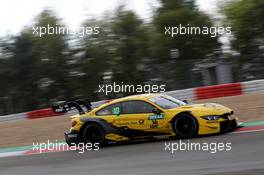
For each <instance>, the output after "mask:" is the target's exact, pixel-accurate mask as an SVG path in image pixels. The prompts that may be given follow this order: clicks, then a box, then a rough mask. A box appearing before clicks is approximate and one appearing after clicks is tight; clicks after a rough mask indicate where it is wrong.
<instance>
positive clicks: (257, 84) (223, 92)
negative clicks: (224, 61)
mask: <svg viewBox="0 0 264 175" xmlns="http://www.w3.org/2000/svg"><path fill="white" fill-rule="evenodd" d="M261 92H264V79H262V80H253V81H247V82H241V83H229V84H221V85H214V86H205V87H197V88H189V89H182V90H175V91H169V92H166V93H165V94H168V95H171V96H173V97H175V98H178V99H180V100H200V99H208V98H216V97H224V96H234V95H241V94H249V93H261ZM97 103H101V102H94V103H92V104H94V105H96V104H97ZM74 113H76V111H72V112H71V114H74ZM57 115H61V114H56V113H54V112H53V111H52V110H51V108H47V109H41V110H36V111H30V112H26V113H19V114H11V115H5V116H0V122H5V121H12V120H24V119H35V118H44V117H52V116H57Z"/></svg>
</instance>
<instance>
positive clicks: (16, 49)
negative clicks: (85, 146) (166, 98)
mask: <svg viewBox="0 0 264 175" xmlns="http://www.w3.org/2000/svg"><path fill="white" fill-rule="evenodd" d="M12 2H13V5H14V6H16V5H15V4H16V3H17V5H19V1H16V0H11V1H10V2H6V3H10V4H4V5H3V6H2V5H1V6H2V7H1V8H5V11H4V12H3V11H2V10H3V9H1V11H2V13H1V19H0V24H1V28H2V29H1V33H0V115H4V114H11V113H18V112H24V111H30V110H34V109H41V108H45V107H48V106H50V105H51V104H52V103H53V102H56V101H60V100H71V99H77V98H88V99H91V101H96V100H99V99H110V98H116V97H120V96H124V95H128V94H110V95H108V96H105V95H104V94H103V93H98V92H97V91H98V90H99V88H98V85H99V84H106V83H112V82H117V83H120V84H121V82H123V84H135V85H136V84H158V85H159V84H165V85H166V90H167V91H170V90H177V89H185V88H191V87H198V86H207V85H216V84H223V83H230V82H241V81H248V80H255V79H263V78H264V20H263V19H264V1H263V0H209V1H208V0H197V1H195V0H157V1H147V0H146V1H135V2H134V4H133V3H131V1H127V2H123V1H118V3H115V4H109V3H104V2H103V1H102V0H100V1H98V2H100V3H101V5H98V6H96V7H94V8H93V10H94V11H93V10H91V9H90V8H88V7H87V8H83V9H82V14H80V15H79V16H78V15H76V19H74V18H71V19H69V18H70V17H68V18H67V17H65V16H67V15H66V14H67V13H66V12H67V11H69V12H70V11H73V12H75V11H76V10H77V11H78V8H77V7H76V6H72V8H71V6H66V5H65V6H64V4H63V2H60V3H58V2H59V1H58V2H57V3H55V5H54V4H52V5H50V6H49V4H48V5H43V7H42V6H40V7H39V8H37V9H34V8H33V6H32V11H34V14H30V15H27V16H31V21H29V22H28V23H26V24H23V26H24V27H22V28H17V27H14V30H15V32H13V31H11V32H10V31H5V30H3V27H4V26H5V24H6V23H7V21H8V22H9V23H10V24H16V23H20V22H21V21H20V16H23V14H20V12H21V11H22V12H27V10H26V9H24V10H23V7H19V6H18V7H19V8H20V11H14V8H12V7H13V5H11V3H12ZM23 2H24V1H23ZM25 2H30V1H29V0H27V1H25ZM74 2H75V1H74ZM87 2H89V3H93V2H92V1H87ZM1 3H2V2H1ZM35 3H36V2H35ZM75 3H79V5H80V6H82V3H84V1H79V0H78V1H76V2H75ZM66 4H67V3H66ZM5 5H6V6H5ZM23 5H26V4H23ZM54 6H55V7H57V8H54ZM105 6H107V7H109V8H110V9H109V8H104V7H105ZM64 7H65V9H64V12H65V13H61V12H60V11H59V10H58V9H63V8H64ZM142 7H144V8H142ZM145 7H146V8H145ZM8 8H10V9H8ZM21 8H22V10H21ZM74 8H75V9H74ZM97 9H98V10H97ZM86 10H87V11H89V10H90V11H89V12H87V13H85V11H86ZM77 11H76V12H77ZM98 11H100V14H98ZM10 13H12V15H11V14H10ZM13 13H14V14H13ZM59 14H60V15H61V16H60V15H59ZM93 14H94V15H93ZM10 15H11V17H13V18H9V16H10ZM68 16H69V15H68ZM16 18H17V19H18V20H13V19H16ZM10 19H12V21H10ZM80 20H81V21H80ZM66 21H67V22H66ZM76 21H80V24H76V23H75V22H76ZM71 23H72V26H75V27H76V26H78V25H79V26H99V27H100V34H99V35H86V36H84V37H79V36H78V35H74V34H60V35H44V36H42V37H41V38H40V37H38V36H36V35H34V34H33V29H32V27H33V26H47V24H49V25H50V26H56V25H60V26H69V27H72V26H71ZM73 23H74V24H73ZM179 24H185V25H187V24H190V25H193V26H207V27H211V26H224V27H226V26H231V27H232V34H230V35H221V36H217V37H215V38H212V37H210V35H184V36H179V37H174V38H170V37H168V36H166V35H164V32H165V30H164V27H165V26H179ZM2 26H3V27H2ZM14 26H15V25H14ZM8 30H9V29H8Z"/></svg>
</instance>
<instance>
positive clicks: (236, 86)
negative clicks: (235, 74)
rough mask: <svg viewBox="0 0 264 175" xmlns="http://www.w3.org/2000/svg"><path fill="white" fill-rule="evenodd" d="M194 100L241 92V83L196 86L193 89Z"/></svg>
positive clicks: (239, 93)
mask: <svg viewBox="0 0 264 175" xmlns="http://www.w3.org/2000/svg"><path fill="white" fill-rule="evenodd" d="M195 94H196V100H200V99H208V98H216V97H225V96H234V95H241V94H242V85H241V83H230V84H221V85H215V86H207V87H198V88H196V89H195Z"/></svg>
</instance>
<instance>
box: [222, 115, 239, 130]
mask: <svg viewBox="0 0 264 175" xmlns="http://www.w3.org/2000/svg"><path fill="white" fill-rule="evenodd" d="M237 127H238V122H237V119H236V118H234V119H232V120H225V121H222V122H220V132H221V133H225V132H229V131H232V130H234V129H236V128H237Z"/></svg>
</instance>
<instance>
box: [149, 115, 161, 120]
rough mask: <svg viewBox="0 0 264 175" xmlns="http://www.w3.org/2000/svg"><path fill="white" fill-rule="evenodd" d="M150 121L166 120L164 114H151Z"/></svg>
mask: <svg viewBox="0 0 264 175" xmlns="http://www.w3.org/2000/svg"><path fill="white" fill-rule="evenodd" d="M148 119H149V120H163V119H164V115H163V114H151V115H150V116H149V117H148Z"/></svg>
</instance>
